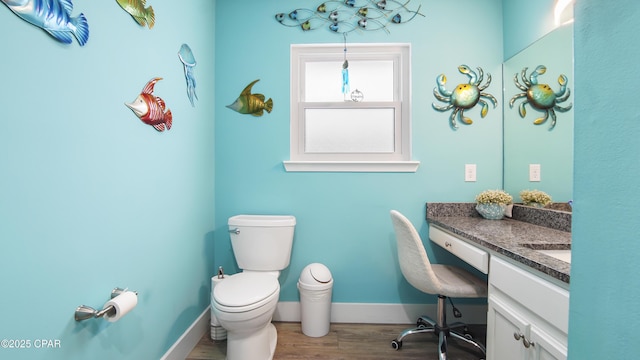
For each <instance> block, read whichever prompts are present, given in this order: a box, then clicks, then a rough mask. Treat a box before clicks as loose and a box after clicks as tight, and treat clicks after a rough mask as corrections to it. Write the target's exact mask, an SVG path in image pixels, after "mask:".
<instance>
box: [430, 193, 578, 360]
mask: <svg viewBox="0 0 640 360" xmlns="http://www.w3.org/2000/svg"><path fill="white" fill-rule="evenodd" d="M513 215H514V216H513V219H509V218H505V219H503V220H485V219H484V218H482V217H481V216H480V215H479V214H478V213H477V212H476V210H475V204H474V203H427V216H426V220H427V222H428V224H429V238H430V239H431V241H433V242H434V243H436V244H438V245H439V246H441V247H442V248H443V249H445V250H447V251H449V252H451V253H452V254H454V255H456V256H457V257H459V258H460V259H461V260H463V261H465V262H467V263H468V264H470V265H472V266H473V267H475V268H476V269H478V270H479V271H481V272H483V273H485V274H488V275H489V284H488V286H489V296H488V306H489V307H488V312H487V344H486V345H487V359H488V360H489V359H494V360H498V359H566V354H567V334H568V318H569V279H570V276H569V275H570V270H571V264H570V263H569V262H566V261H563V260H560V259H559V258H556V257H554V256H550V255H548V252H545V251H546V250H569V249H570V247H571V232H570V230H571V214H570V213H566V212H562V211H560V212H555V211H552V212H551V213H547V212H546V210H541V209H533V208H526V207H523V206H515V207H514V213H513ZM546 216H549V217H548V218H545V217H546ZM523 220H524V221H523Z"/></svg>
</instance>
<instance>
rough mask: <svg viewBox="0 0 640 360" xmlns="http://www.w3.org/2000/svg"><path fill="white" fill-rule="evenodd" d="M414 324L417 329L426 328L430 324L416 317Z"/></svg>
mask: <svg viewBox="0 0 640 360" xmlns="http://www.w3.org/2000/svg"><path fill="white" fill-rule="evenodd" d="M416 326H417V327H418V329H426V328H428V327H429V326H431V324H429V323H427V322H426V321H424V320H422V319H418V321H417V322H416Z"/></svg>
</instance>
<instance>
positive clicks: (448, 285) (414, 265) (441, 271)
mask: <svg viewBox="0 0 640 360" xmlns="http://www.w3.org/2000/svg"><path fill="white" fill-rule="evenodd" d="M391 220H392V223H393V228H394V231H395V234H396V242H397V245H398V262H399V265H400V270H401V271H402V275H403V276H404V278H405V279H406V280H407V282H408V283H409V284H411V285H412V286H413V287H414V288H416V289H417V290H420V291H422V292H423V293H426V294H431V295H437V296H438V313H437V319H436V321H433V320H432V319H430V318H429V317H427V316H422V317H420V318H419V319H418V322H417V324H416V325H417V327H416V328H413V329H407V330H405V331H403V332H402V333H401V334H400V335H399V336H398V337H397V338H396V339H395V340H393V341H392V342H391V346H393V348H394V349H396V350H399V349H400V347H401V346H402V340H403V339H404V338H405V337H406V336H408V335H412V334H417V333H432V334H435V335H436V336H438V360H447V358H448V357H447V339H449V338H454V339H457V340H460V341H462V342H464V343H467V344H469V345H471V346H473V347H475V348H476V349H478V350H479V351H481V352H482V354H483V357H485V356H486V350H485V348H484V346H483V345H482V344H480V343H479V342H477V341H475V340H474V339H473V337H472V336H471V334H470V333H469V332H468V329H467V328H466V325H465V324H462V323H454V324H450V325H449V324H447V319H446V308H445V305H446V300H447V298H486V297H487V284H486V281H484V280H481V279H480V278H478V277H476V276H475V275H473V274H471V273H470V272H468V271H466V270H464V269H462V268H460V267H457V266H451V265H444V264H432V263H431V261H430V260H429V256H428V255H427V252H426V250H425V248H424V245H423V243H422V240H421V238H420V235H419V234H418V232H417V231H416V229H415V227H414V226H413V224H411V222H410V221H409V219H407V218H406V217H405V216H404V215H402V214H401V213H399V212H398V211H396V210H391ZM452 304H453V303H452ZM453 311H454V315H455V316H456V317H460V316H459V311H458V310H457V309H456V308H455V307H454V308H453ZM458 328H463V332H462V333H461V332H458V331H455V330H454V329H458Z"/></svg>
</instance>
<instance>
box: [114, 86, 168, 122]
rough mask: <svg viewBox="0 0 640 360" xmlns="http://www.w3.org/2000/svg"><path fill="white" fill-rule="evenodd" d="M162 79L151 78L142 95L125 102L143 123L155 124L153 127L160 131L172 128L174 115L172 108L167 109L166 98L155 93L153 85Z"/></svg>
mask: <svg viewBox="0 0 640 360" xmlns="http://www.w3.org/2000/svg"><path fill="white" fill-rule="evenodd" d="M160 80H162V78H161V77H157V78H153V79H151V80H149V82H148V83H147V85H145V86H144V88H143V89H142V92H141V93H140V95H138V97H137V98H136V99H135V100H133V102H131V103H125V105H126V106H127V107H128V108H129V109H131V111H133V113H134V114H136V116H137V117H138V118H139V119H140V120H142V122H143V123H145V124H147V125H151V126H153V128H154V129H156V130H158V131H164V130H165V128H166V129H167V130H169V129H171V124H172V123H173V115H172V114H171V110H169V109H166V105H165V103H164V100H162V99H161V98H160V97H158V96H155V95H153V87H154V86H155V85H156V83H157V82H158V81H160ZM165 109H166V111H165Z"/></svg>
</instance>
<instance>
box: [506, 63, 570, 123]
mask: <svg viewBox="0 0 640 360" xmlns="http://www.w3.org/2000/svg"><path fill="white" fill-rule="evenodd" d="M546 72H547V68H546V67H545V66H544V65H540V66H538V67H537V68H536V69H535V70H534V71H532V72H531V74H530V75H529V78H528V79H527V68H524V69H522V73H521V74H520V77H521V78H522V83H523V84H524V85H523V84H520V82H519V81H518V74H515V76H514V77H513V82H514V83H515V84H516V86H517V87H518V89H520V90H522V91H524V92H523V93H519V94H516V95H514V96H513V97H512V98H511V100H510V101H509V107H510V108H513V104H514V103H515V102H516V100H518V99H520V98H524V97H526V100H524V101H523V102H522V103H521V104H520V106H519V107H518V110H519V113H520V117H522V118H523V119H524V117H525V116H526V115H527V110H526V109H525V108H524V106H525V105H526V104H530V105H531V106H532V107H533V108H535V109H537V110H540V111H542V112H543V113H544V115H543V116H542V117H539V118H537V119H535V120H534V121H533V123H534V124H536V125H540V124H542V123H544V122H545V121H547V119H548V118H549V114H551V124H550V126H549V130H552V129H553V128H554V127H555V126H556V111H560V112H566V111H569V110H571V107H572V106H573V103H571V104H569V106H566V107H563V106H560V105H558V104H559V103H562V102H565V101H567V99H569V96H570V95H571V90H570V89H569V88H567V82H568V79H567V77H566V76H565V75H564V74H560V76H558V84H560V89H559V90H558V92H554V91H553V90H552V89H551V86H549V85H548V84H538V75H542V74H544V73H546Z"/></svg>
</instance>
